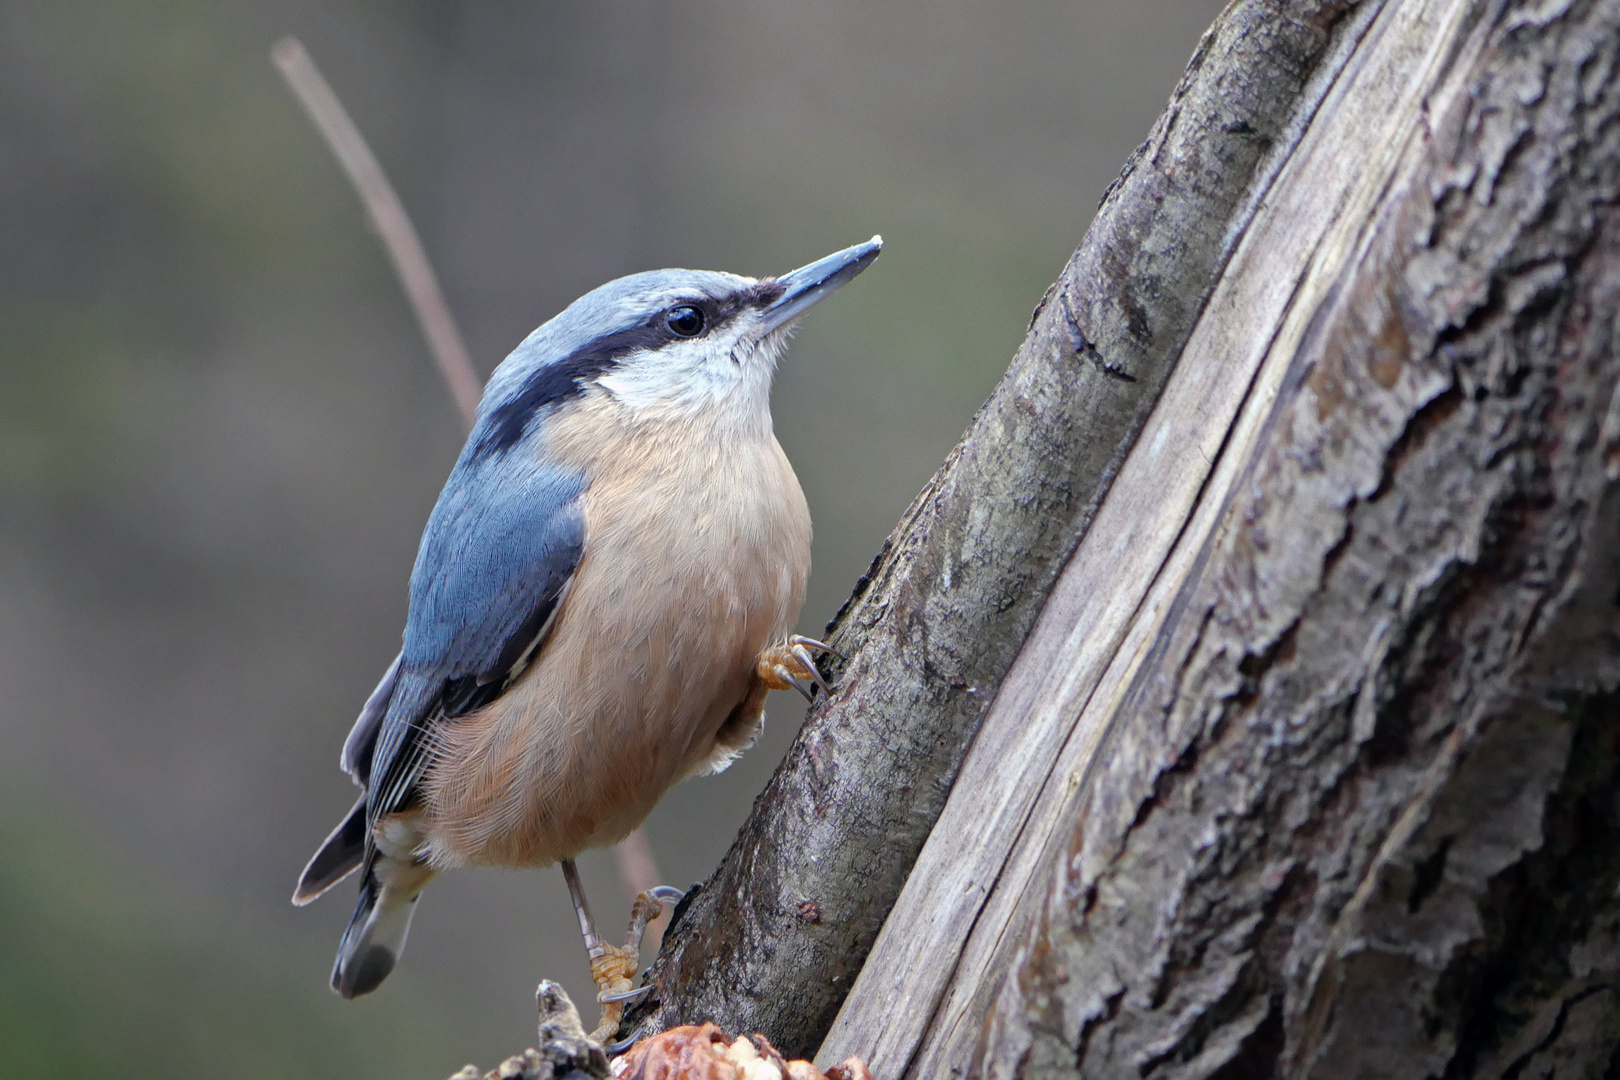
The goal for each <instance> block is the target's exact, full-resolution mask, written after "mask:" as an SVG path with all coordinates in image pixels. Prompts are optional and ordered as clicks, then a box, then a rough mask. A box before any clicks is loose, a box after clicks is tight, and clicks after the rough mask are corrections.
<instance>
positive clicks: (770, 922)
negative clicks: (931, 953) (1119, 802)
mask: <svg viewBox="0 0 1620 1080" xmlns="http://www.w3.org/2000/svg"><path fill="white" fill-rule="evenodd" d="M1365 22H1366V20H1365V19H1364V18H1360V17H1359V16H1357V15H1356V14H1355V7H1354V5H1349V4H1342V3H1335V4H1306V3H1283V2H1279V0H1265V2H1261V0H1239V2H1237V3H1235V4H1234V5H1233V6H1232V7H1231V8H1230V9H1229V10H1228V12H1227V13H1226V14H1225V15H1224V16H1223V17H1222V20H1221V22H1220V23H1218V24H1217V26H1216V27H1215V28H1214V29H1213V30H1212V31H1211V32H1210V33H1209V34H1207V35H1206V36H1205V38H1204V40H1203V41H1202V43H1201V44H1200V45H1199V48H1198V51H1197V53H1196V54H1195V55H1194V57H1193V60H1192V62H1191V64H1190V66H1189V68H1188V71H1187V74H1186V76H1185V77H1184V79H1183V81H1182V83H1181V85H1180V86H1179V87H1178V88H1177V90H1176V92H1175V95H1174V96H1173V97H1172V99H1171V102H1170V106H1169V108H1168V109H1167V111H1166V112H1165V114H1164V116H1163V117H1162V118H1161V119H1160V121H1159V123H1158V124H1157V126H1156V127H1155V129H1154V131H1153V133H1152V135H1151V136H1150V138H1149V140H1148V141H1147V143H1145V144H1144V145H1143V147H1142V148H1141V149H1140V150H1139V151H1138V152H1137V154H1136V155H1135V156H1134V157H1133V158H1132V160H1131V162H1130V163H1129V164H1128V165H1127V167H1126V170H1125V172H1124V174H1123V175H1122V176H1121V178H1120V180H1119V181H1118V182H1116V184H1115V185H1114V186H1113V187H1112V188H1111V189H1110V191H1109V192H1108V194H1107V196H1106V197H1105V199H1104V202H1103V205H1102V208H1101V210H1100V212H1099V216H1098V218H1097V221H1096V223H1095V224H1094V226H1093V227H1092V229H1091V230H1090V232H1089V233H1088V234H1087V236H1086V238H1085V240H1084V242H1083V243H1082V244H1081V246H1080V248H1079V250H1078V251H1077V252H1076V253H1075V255H1074V257H1073V259H1072V260H1071V261H1070V263H1069V264H1068V266H1067V267H1066V268H1065V270H1064V272H1063V274H1062V276H1061V277H1060V278H1059V279H1058V281H1057V282H1055V283H1054V284H1053V286H1052V287H1051V288H1050V289H1049V290H1048V291H1047V294H1046V296H1045V298H1044V299H1043V300H1042V302H1041V304H1040V306H1039V307H1038V308H1037V309H1036V313H1035V316H1034V318H1033V319H1032V321H1031V328H1030V332H1029V335H1028V337H1027V338H1026V340H1025V342H1024V344H1023V346H1022V347H1021V348H1020V350H1019V352H1018V354H1017V355H1016V357H1015V358H1014V360H1013V363H1012V366H1011V368H1010V369H1009V371H1008V372H1007V374H1006V376H1005V377H1004V378H1003V379H1002V381H1001V383H1000V385H999V386H998V387H997V389H996V391H995V392H994V394H993V395H992V397H991V398H990V400H989V401H988V402H987V403H986V405H985V406H984V407H983V409H982V410H981V411H980V413H979V414H978V415H977V416H976V417H975V419H974V422H973V424H972V426H971V427H970V429H969V431H968V432H967V434H966V435H965V437H964V438H963V440H962V442H961V443H960V444H959V445H958V447H957V448H956V450H955V451H953V453H952V454H951V456H950V458H949V459H948V460H947V461H946V462H945V464H944V465H943V466H942V468H941V469H940V471H939V473H938V474H936V476H935V477H934V478H933V480H932V481H931V482H930V483H929V485H928V486H927V488H925V489H924V491H923V492H922V493H921V494H920V495H919V496H918V498H917V499H916V501H915V502H914V503H913V504H912V506H911V508H910V510H909V511H908V512H907V514H906V516H905V518H904V519H903V520H902V521H901V523H900V525H899V526H898V527H897V528H896V530H895V532H894V533H893V535H892V536H891V537H890V539H889V541H888V542H887V543H886V544H885V547H884V550H883V552H882V553H881V554H880V555H879V557H878V559H877V560H876V561H875V562H874V564H873V567H872V569H871V571H870V572H869V573H868V574H867V575H866V577H864V578H863V579H862V580H861V582H860V583H858V585H857V587H856V590H855V595H854V596H853V597H852V598H851V600H850V602H849V603H848V604H847V605H846V606H845V609H844V610H843V611H842V612H841V613H840V615H839V618H838V620H836V622H835V625H834V627H833V628H832V630H833V638H832V641H833V644H834V645H835V646H837V647H838V648H839V649H840V651H842V652H844V653H845V654H846V655H848V656H849V657H850V659H849V662H848V663H847V664H845V665H843V666H842V668H841V669H840V670H837V671H835V672H834V674H835V676H836V678H837V680H838V688H837V691H836V692H835V694H834V695H833V696H832V698H831V699H830V700H828V701H825V702H822V703H821V704H820V705H818V706H817V707H816V708H815V709H814V710H813V711H812V714H811V717H810V719H809V721H808V722H807V724H806V725H805V728H804V730H803V731H802V732H801V734H800V736H799V738H798V740H797V741H796V742H795V744H794V746H793V748H792V749H791V750H790V752H789V754H788V755H787V758H786V759H785V760H784V762H783V764H782V765H781V767H780V768H779V769H778V770H777V772H776V775H775V776H774V777H773V779H772V781H771V783H770V785H769V787H768V788H767V789H766V791H765V792H764V793H763V794H762V795H761V796H760V798H759V800H758V801H757V802H756V804H755V809H754V813H753V815H752V817H751V818H750V820H749V821H748V823H747V824H746V825H745V826H744V828H743V830H742V833H741V834H740V836H739V837H738V840H737V842H736V844H735V845H734V846H733V847H732V849H731V851H730V853H729V854H728V855H727V857H726V859H725V860H724V862H723V863H722V864H721V866H720V868H719V870H718V871H717V872H716V874H715V875H714V877H713V878H711V880H710V881H709V882H708V883H707V885H706V887H705V889H704V890H703V891H702V892H701V893H700V894H698V895H697V896H696V897H695V898H694V899H693V900H692V902H691V903H690V904H689V906H688V909H687V910H686V911H684V912H683V914H682V917H681V918H680V919H679V921H678V922H677V923H676V925H675V926H674V927H672V929H671V931H670V932H669V933H668V935H667V936H666V938H665V945H664V950H663V953H662V955H661V956H660V958H659V959H658V961H657V963H656V964H655V966H654V969H653V972H652V980H653V982H654V984H655V986H656V989H655V991H654V994H653V996H652V997H651V998H650V999H649V1000H648V1001H646V1002H644V1003H643V1004H642V1005H640V1006H639V1007H638V1008H637V1009H636V1010H633V1011H632V1013H631V1016H630V1019H629V1023H630V1024H632V1025H634V1024H638V1023H642V1022H647V1023H649V1024H650V1025H652V1026H654V1027H667V1026H670V1025H673V1024H678V1023H688V1022H694V1021H704V1020H712V1021H715V1022H717V1023H719V1024H721V1025H722V1026H725V1027H728V1028H730V1029H732V1030H744V1031H755V1030H758V1031H764V1032H766V1033H767V1034H769V1036H770V1037H771V1038H772V1039H773V1040H774V1041H775V1042H776V1043H777V1045H779V1046H781V1047H782V1049H783V1051H784V1052H786V1053H788V1054H790V1055H792V1054H801V1053H808V1052H809V1051H811V1050H813V1049H814V1048H815V1046H816V1045H817V1043H818V1042H819V1041H820V1039H821V1037H822V1035H823V1033H824V1032H825V1031H826V1030H827V1027H828V1025H829V1024H830V1023H831V1021H832V1019H833V1017H834V1015H835V1013H836V1012H837V1010H838V1008H839V1005H840V1003H841V1002H842V1000H843V998H844V996H845V995H846V993H847V992H848V988H849V987H850V985H851V983H852V982H853V981H854V978H855V975H856V973H857V972H858V971H859V970H860V968H861V965H862V962H863V960H864V959H865V957H866V954H867V952H868V950H869V949H870V948H871V946H872V943H873V941H874V939H875V938H876V936H877V933H878V930H879V927H880V926H881V925H882V923H883V920H884V918H885V916H886V915H887V914H888V912H889V910H890V907H891V906H892V904H893V902H894V900H895V898H896V896H897V895H898V894H899V892H900V889H901V887H902V885H903V884H904V883H905V881H906V878H907V875H908V873H909V872H910V870H911V868H912V865H913V863H914V861H915V860H916V857H917V854H918V852H919V850H920V849H921V848H922V845H923V843H924V841H925V839H926V838H927V837H928V835H929V832H930V830H931V829H932V827H933V825H934V823H935V820H936V818H937V817H938V815H939V813H940V811H941V809H942V807H943V806H944V804H945V800H946V797H947V795H948V794H949V792H950V790H951V787H952V783H953V781H954V779H955V777H956V775H957V770H958V767H959V765H960V763H961V761H962V755H963V753H964V752H965V749H966V747H967V746H968V744H969V742H970V741H971V740H972V738H973V736H974V733H975V731H976V730H977V728H978V726H979V723H980V721H981V719H982V717H983V716H984V712H985V709H986V707H987V705H988V703H989V702H990V701H991V700H992V698H993V697H994V696H995V694H996V691H997V690H998V689H999V688H1000V686H1001V683H1002V680H1003V678H1004V677H1005V676H1006V674H1007V672H1008V670H1009V668H1010V667H1011V666H1012V664H1013V661H1014V659H1015V658H1016V657H1017V656H1018V654H1019V650H1020V648H1021V646H1022V645H1023V644H1024V641H1025V639H1026V637H1027V636H1028V635H1029V633H1030V630H1031V627H1032V626H1033V625H1034V624H1035V621H1036V618H1037V616H1038V615H1039V614H1040V612H1041V610H1042V608H1043V606H1044V603H1045V600H1046V597H1047V594H1048V593H1049V591H1050V590H1051V588H1052V586H1053V583H1054V582H1055V580H1056V579H1057V575H1058V574H1059V572H1060V571H1061V570H1062V568H1063V567H1064V565H1065V563H1066V562H1067V560H1068V559H1069V557H1070V555H1071V553H1072V552H1073V551H1074V549H1075V545H1076V544H1077V542H1078V541H1079V540H1080V538H1081V537H1083V536H1084V535H1085V534H1086V531H1087V529H1088V527H1089V525H1090V523H1091V521H1092V519H1093V517H1094V515H1095V514H1096V512H1097V508H1098V506H1099V504H1100V503H1101V501H1102V499H1103V497H1104V495H1105V494H1107V492H1108V490H1109V488H1110V486H1111V484H1112V483H1113V480H1114V477H1115V474H1116V472H1117V470H1118V469H1119V467H1120V463H1121V462H1122V461H1123V460H1124V456H1125V454H1126V452H1127V451H1128V450H1129V448H1130V446H1131V444H1132V443H1133V441H1134V440H1135V438H1136V435H1137V433H1138V432H1140V431H1141V429H1142V426H1143V424H1144V423H1145V422H1146V419H1147V417H1148V415H1149V413H1150V412H1151V410H1152V409H1153V407H1154V405H1155V403H1156V402H1157V400H1158V398H1159V395H1160V392H1161V391H1162V389H1163V388H1164V386H1165V383H1166V380H1167V378H1168V377H1169V375H1170V372H1171V370H1172V367H1173V365H1174V363H1175V361H1176V359H1177V357H1178V356H1179V355H1180V353H1181V351H1182V347H1183V345H1184V344H1185V342H1186V341H1187V338H1188V335H1189V334H1190V333H1191V331H1192V328H1193V326H1194V324H1195V322H1196V320H1197V319H1198V316H1199V314H1200V312H1201V310H1202V309H1203V306H1204V304H1205V302H1206V300H1207V298H1208V296H1209V295H1210V290H1211V288H1212V282H1213V281H1214V280H1215V279H1216V276H1217V275H1218V273H1219V271H1220V270H1221V268H1222V267H1223V266H1224V265H1225V264H1226V263H1227V261H1228V260H1229V259H1230V258H1231V256H1232V253H1233V251H1234V249H1235V247H1236V245H1237V243H1238V241H1239V239H1240V238H1241V237H1242V236H1243V235H1244V234H1245V230H1246V229H1247V227H1248V225H1249V223H1250V221H1251V219H1252V218H1253V217H1254V215H1255V213H1256V211H1257V208H1258V207H1259V206H1260V205H1261V204H1262V201H1263V199H1264V198H1265V196H1266V193H1267V191H1268V190H1269V188H1270V186H1271V184H1272V183H1273V181H1274V180H1275V178H1276V175H1277V172H1278V170H1279V168H1280V167H1281V165H1282V163H1284V162H1285V161H1286V160H1287V156H1288V153H1287V152H1288V149H1289V148H1290V147H1292V146H1293V145H1294V144H1295V143H1297V141H1298V140H1299V138H1300V137H1301V135H1302V133H1303V132H1304V131H1305V130H1306V128H1307V127H1308V125H1309V123H1310V121H1311V118H1312V116H1313V115H1314V113H1315V111H1316V109H1317V107H1318V106H1319V104H1320V102H1321V101H1322V97H1323V94H1324V93H1325V92H1326V90H1327V88H1328V87H1330V86H1331V85H1332V82H1333V76H1334V73H1335V72H1336V71H1337V70H1338V68H1339V67H1341V66H1342V65H1343V64H1344V63H1345V61H1346V58H1347V57H1348V56H1349V55H1350V54H1351V52H1352V50H1353V40H1354V37H1355V35H1356V34H1357V33H1358V32H1359V30H1358V29H1357V28H1358V27H1364V26H1365Z"/></svg>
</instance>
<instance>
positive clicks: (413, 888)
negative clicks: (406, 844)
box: [332, 856, 434, 998]
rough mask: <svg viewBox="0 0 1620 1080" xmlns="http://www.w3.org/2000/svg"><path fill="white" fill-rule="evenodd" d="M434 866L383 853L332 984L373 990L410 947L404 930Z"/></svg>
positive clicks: (346, 991)
mask: <svg viewBox="0 0 1620 1080" xmlns="http://www.w3.org/2000/svg"><path fill="white" fill-rule="evenodd" d="M433 876H434V872H433V871H432V870H430V869H428V868H427V867H426V866H423V865H422V864H421V863H418V862H415V861H414V860H413V861H408V862H407V861H405V860H401V859H391V858H389V857H387V856H382V857H380V858H378V859H377V860H376V862H375V863H374V864H373V865H372V866H371V867H370V868H369V869H368V871H367V873H366V880H365V883H364V884H363V885H362V886H361V887H360V902H359V903H358V904H356V905H355V908H354V914H353V915H352V916H350V918H349V927H348V929H347V930H345V931H343V941H342V943H341V944H339V945H338V954H337V963H335V964H334V965H333V966H332V989H333V990H336V991H337V992H338V993H339V994H342V995H343V996H344V997H346V998H356V997H359V996H360V995H361V994H369V993H371V992H372V991H373V990H375V989H377V987H378V986H379V985H380V984H381V983H382V981H383V980H384V979H386V978H387V977H388V973H389V972H390V971H393V970H394V965H395V964H397V963H399V957H400V954H401V953H402V952H404V951H405V935H407V934H408V933H410V930H411V915H412V914H414V913H415V911H416V901H417V899H418V897H420V896H421V894H422V889H423V888H425V887H426V886H427V883H428V882H429V881H431V880H432V879H433Z"/></svg>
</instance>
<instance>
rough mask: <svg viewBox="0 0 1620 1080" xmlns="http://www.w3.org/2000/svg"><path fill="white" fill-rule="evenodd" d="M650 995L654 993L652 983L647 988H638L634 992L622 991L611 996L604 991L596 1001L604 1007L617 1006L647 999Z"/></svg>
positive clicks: (597, 996)
mask: <svg viewBox="0 0 1620 1080" xmlns="http://www.w3.org/2000/svg"><path fill="white" fill-rule="evenodd" d="M650 993H652V983H648V984H647V985H646V986H638V987H636V988H635V989H634V990H620V991H617V992H616V993H611V994H610V993H608V992H607V991H606V990H604V991H602V992H601V993H600V994H597V995H596V1000H597V1001H599V1002H601V1003H602V1004H603V1005H615V1004H618V1003H620V1002H624V1001H634V1000H636V999H637V998H639V997H646V996H647V995H648V994H650Z"/></svg>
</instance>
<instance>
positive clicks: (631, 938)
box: [590, 885, 682, 1046]
mask: <svg viewBox="0 0 1620 1080" xmlns="http://www.w3.org/2000/svg"><path fill="white" fill-rule="evenodd" d="M681 895H682V893H681V890H679V889H671V888H669V887H668V886H664V885H660V886H659V887H658V888H656V889H649V890H648V891H646V892H644V893H641V894H640V895H639V896H637V897H636V902H635V903H634V904H633V905H631V907H630V928H629V929H628V930H627V931H625V935H624V946H623V947H622V948H621V947H620V946H617V945H609V944H608V943H607V942H605V941H598V942H597V943H596V947H595V948H593V949H591V950H590V959H591V981H593V982H594V983H596V1000H597V1001H599V1002H601V1004H602V1019H601V1020H600V1021H598V1022H597V1025H596V1030H595V1031H593V1032H591V1034H590V1038H591V1041H593V1042H595V1043H596V1044H597V1045H598V1046H606V1045H608V1040H609V1039H611V1038H612V1037H613V1034H614V1032H616V1031H618V1030H619V1022H620V1021H621V1020H623V1019H624V1007H625V1005H627V1004H629V1003H630V1002H632V1001H634V1000H635V999H636V998H638V997H641V996H642V995H643V994H645V993H647V992H648V991H650V990H651V989H652V987H651V986H641V987H636V986H635V985H634V981H635V977H636V972H637V971H639V970H640V969H641V936H642V934H643V933H645V932H646V930H647V924H648V923H650V922H652V921H653V920H654V919H656V918H658V915H659V913H660V912H661V911H663V910H664V904H670V903H675V902H677V901H679V900H680V898H681Z"/></svg>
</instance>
